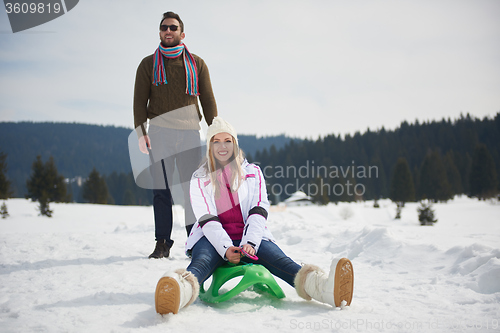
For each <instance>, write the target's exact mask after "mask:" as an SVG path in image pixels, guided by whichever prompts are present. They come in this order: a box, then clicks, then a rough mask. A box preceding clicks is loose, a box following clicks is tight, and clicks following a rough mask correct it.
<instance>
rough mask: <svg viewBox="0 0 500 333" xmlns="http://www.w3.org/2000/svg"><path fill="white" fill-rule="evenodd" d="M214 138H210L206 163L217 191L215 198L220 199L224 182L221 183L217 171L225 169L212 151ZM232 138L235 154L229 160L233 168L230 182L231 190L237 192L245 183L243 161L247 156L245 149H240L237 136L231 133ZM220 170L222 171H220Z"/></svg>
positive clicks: (206, 168)
mask: <svg viewBox="0 0 500 333" xmlns="http://www.w3.org/2000/svg"><path fill="white" fill-rule="evenodd" d="M213 140H214V138H213V137H212V139H211V140H210V144H209V145H208V147H207V149H208V154H207V155H208V160H207V162H206V163H205V170H206V172H207V173H208V175H209V177H210V181H211V182H212V185H213V188H214V191H215V198H216V199H218V198H220V189H221V186H223V184H221V183H220V181H219V179H218V177H217V172H218V170H221V171H222V169H223V166H222V165H221V164H220V163H219V162H218V161H217V159H216V158H215V157H214V154H213V151H212V146H213V145H212V142H213ZM231 140H232V142H233V156H232V157H231V160H230V162H229V167H230V168H231V179H230V180H229V184H230V185H231V191H232V192H236V191H238V189H239V188H240V186H241V184H242V183H243V181H244V179H243V168H242V165H243V161H244V160H245V156H244V153H243V151H242V150H241V149H240V147H239V146H238V142H237V141H236V140H235V138H234V137H233V136H232V135H231ZM219 172H220V171H219Z"/></svg>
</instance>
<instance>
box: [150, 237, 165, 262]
mask: <svg viewBox="0 0 500 333" xmlns="http://www.w3.org/2000/svg"><path fill="white" fill-rule="evenodd" d="M169 255H170V246H168V245H167V244H166V243H165V240H164V239H159V240H157V241H156V246H155V250H154V251H153V253H151V254H150V255H149V259H151V258H154V259H160V258H168V256H169Z"/></svg>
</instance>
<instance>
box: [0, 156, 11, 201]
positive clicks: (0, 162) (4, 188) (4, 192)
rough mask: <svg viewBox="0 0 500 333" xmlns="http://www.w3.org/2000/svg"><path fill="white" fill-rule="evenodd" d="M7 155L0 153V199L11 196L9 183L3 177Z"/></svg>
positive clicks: (5, 177) (5, 171)
mask: <svg viewBox="0 0 500 333" xmlns="http://www.w3.org/2000/svg"><path fill="white" fill-rule="evenodd" d="M6 159H7V155H6V154H4V153H2V152H0V199H8V198H10V196H11V195H12V192H11V190H10V184H11V183H10V181H9V180H8V179H7V176H6V175H5V174H6V173H7V162H6Z"/></svg>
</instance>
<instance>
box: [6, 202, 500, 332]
mask: <svg viewBox="0 0 500 333" xmlns="http://www.w3.org/2000/svg"><path fill="white" fill-rule="evenodd" d="M380 204H381V208H378V209H376V208H373V203H372V202H366V203H352V204H339V205H337V206H336V205H333V204H330V205H328V206H323V207H318V206H308V207H288V208H287V209H286V210H283V211H280V210H278V209H274V211H273V212H271V213H270V215H269V221H268V227H269V228H270V229H271V231H272V232H273V233H274V235H275V237H276V239H277V241H278V244H279V245H280V246H281V247H282V249H283V250H284V251H285V253H287V254H288V255H289V256H290V257H292V258H293V259H294V260H295V261H297V262H298V263H313V264H316V265H319V266H320V267H323V268H324V269H328V268H329V264H330V261H331V259H332V258H334V257H336V256H346V257H348V258H349V259H351V260H352V263H353V265H354V272H355V279H354V281H355V286H354V298H353V302H352V304H351V306H350V307H347V308H345V309H342V310H341V309H340V308H332V307H330V306H327V305H324V304H320V303H317V302H315V301H309V302H308V301H305V300H303V299H301V298H300V297H299V296H297V294H296V292H295V290H294V289H293V288H291V287H290V286H288V285H287V284H286V283H284V282H283V281H281V280H279V279H277V280H278V283H279V284H280V285H281V287H282V288H283V290H284V292H285V294H286V298H284V299H282V300H278V299H275V298H273V297H272V296H270V295H268V294H262V293H256V292H254V291H245V292H243V293H241V294H240V295H238V296H237V297H235V298H233V299H231V300H229V301H227V302H225V303H221V304H219V305H215V306H214V305H207V304H205V303H203V302H202V301H200V300H199V299H198V300H197V301H196V302H195V303H194V304H193V305H192V306H190V307H188V308H186V309H183V310H182V311H181V312H180V313H179V314H178V315H166V316H160V315H158V314H156V312H155V307H154V291H155V287H156V283H157V281H158V279H159V278H160V277H161V276H162V274H163V273H164V272H165V271H166V270H169V269H175V268H180V267H186V266H187V265H188V263H189V260H188V258H187V257H186V256H185V255H184V242H185V240H186V234H185V229H184V227H183V212H182V208H181V207H177V206H176V207H175V216H176V220H175V228H174V235H173V237H174V239H175V241H176V243H175V244H174V247H173V248H172V251H171V257H170V258H168V259H160V260H148V259H147V256H148V255H149V254H150V253H151V251H152V250H153V248H154V227H153V212H152V208H151V207H120V206H107V205H85V204H51V208H52V209H53V210H54V217H53V218H46V217H40V216H38V211H37V204H36V203H31V202H29V201H27V200H24V199H11V200H8V201H7V206H8V209H9V213H10V217H9V218H7V219H5V220H3V219H0V332H207V333H211V332H259V333H263V332H337V331H338V332H365V331H369V332H378V331H380V332H477V331H485V332H486V331H499V330H500V205H499V204H498V203H495V202H479V201H477V200H472V199H468V198H465V197H461V198H455V200H453V201H450V202H449V203H447V204H436V205H435V206H434V208H435V212H436V217H437V218H438V220H439V221H438V222H437V223H436V225H434V226H425V227H424V226H420V225H419V222H418V219H417V210H416V208H417V206H418V205H417V204H416V203H414V204H407V205H406V207H405V208H404V210H403V215H402V219H401V220H399V221H395V220H394V219H393V217H394V215H395V210H396V209H395V205H394V204H392V203H390V202H389V201H382V202H381V203H380ZM348 215H351V216H350V217H348V218H347V219H346V217H347V216H348Z"/></svg>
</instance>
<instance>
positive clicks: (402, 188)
mask: <svg viewBox="0 0 500 333" xmlns="http://www.w3.org/2000/svg"><path fill="white" fill-rule="evenodd" d="M390 199H391V200H392V201H393V202H395V203H396V204H397V210H396V219H400V218H401V210H402V209H403V207H404V205H405V203H406V202H409V201H415V186H414V185H413V179H412V177H411V172H410V167H409V166H408V162H407V161H406V158H404V157H400V158H399V159H398V161H397V163H396V166H395V167H394V173H393V175H392V181H391V192H390Z"/></svg>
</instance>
